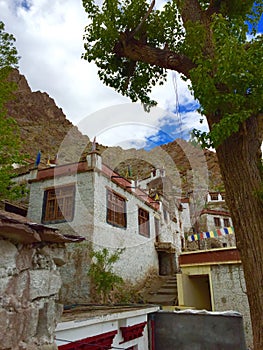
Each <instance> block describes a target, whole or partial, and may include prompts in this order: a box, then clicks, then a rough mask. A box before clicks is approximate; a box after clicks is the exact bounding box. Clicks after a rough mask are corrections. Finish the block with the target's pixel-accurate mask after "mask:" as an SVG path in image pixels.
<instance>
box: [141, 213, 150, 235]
mask: <svg viewBox="0 0 263 350" xmlns="http://www.w3.org/2000/svg"><path fill="white" fill-rule="evenodd" d="M138 223H139V234H140V235H143V236H145V237H150V223H149V212H148V211H146V210H144V209H142V208H139V209H138Z"/></svg>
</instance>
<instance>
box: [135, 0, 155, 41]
mask: <svg viewBox="0 0 263 350" xmlns="http://www.w3.org/2000/svg"><path fill="white" fill-rule="evenodd" d="M154 5H155V0H153V1H152V3H151V5H150V7H149V9H148V11H147V12H146V14H145V15H144V17H143V19H142V20H141V22H140V23H139V24H138V26H137V27H136V28H135V29H134V30H132V31H131V32H130V34H131V36H135V34H137V33H138V32H139V31H140V29H141V27H142V25H143V23H144V22H145V21H146V19H147V18H148V17H149V16H150V13H151V12H152V10H153V8H154Z"/></svg>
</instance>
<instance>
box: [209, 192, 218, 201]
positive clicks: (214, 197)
mask: <svg viewBox="0 0 263 350" xmlns="http://www.w3.org/2000/svg"><path fill="white" fill-rule="evenodd" d="M210 196H211V201H217V200H218V193H210Z"/></svg>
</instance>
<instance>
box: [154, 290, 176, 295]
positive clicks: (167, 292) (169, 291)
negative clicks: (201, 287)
mask: <svg viewBox="0 0 263 350" xmlns="http://www.w3.org/2000/svg"><path fill="white" fill-rule="evenodd" d="M158 294H166V295H176V296H177V289H175V288H173V289H171V288H168V289H167V288H160V289H159V290H158V291H157V293H156V294H155V295H158Z"/></svg>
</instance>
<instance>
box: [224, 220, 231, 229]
mask: <svg viewBox="0 0 263 350" xmlns="http://www.w3.org/2000/svg"><path fill="white" fill-rule="evenodd" d="M229 226H230V220H229V219H228V218H226V219H224V227H229Z"/></svg>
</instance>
